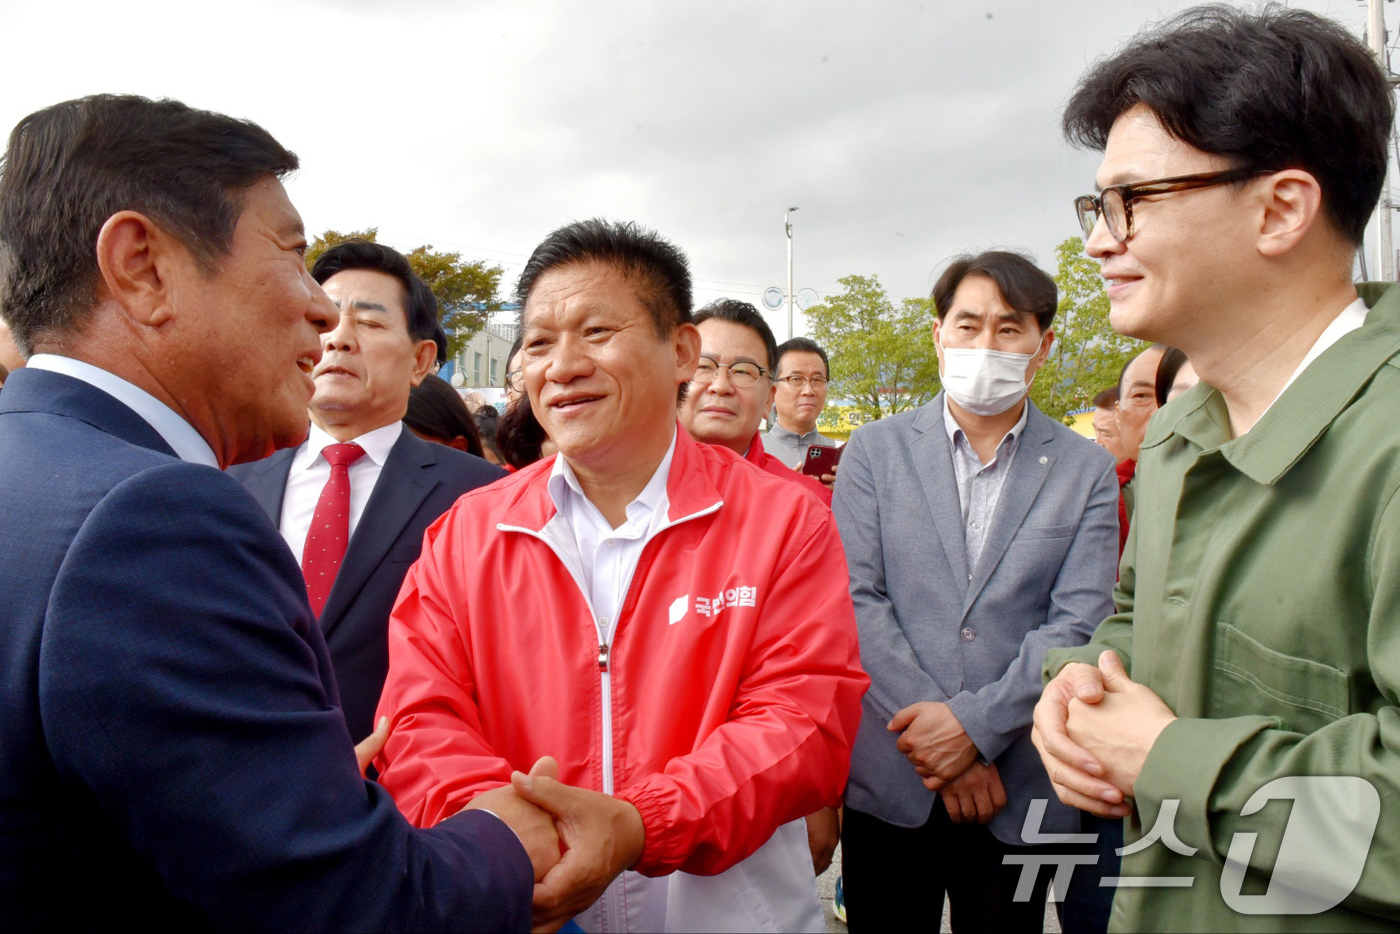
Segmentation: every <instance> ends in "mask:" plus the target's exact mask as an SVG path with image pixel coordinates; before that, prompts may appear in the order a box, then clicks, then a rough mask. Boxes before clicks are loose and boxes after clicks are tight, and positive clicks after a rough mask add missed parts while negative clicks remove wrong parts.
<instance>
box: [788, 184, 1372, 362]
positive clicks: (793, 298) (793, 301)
mask: <svg viewBox="0 0 1400 934" xmlns="http://www.w3.org/2000/svg"><path fill="white" fill-rule="evenodd" d="M796 210H797V208H788V209H787V211H786V212H785V213H784V214H783V230H785V231H786V232H787V241H788V294H787V300H788V332H787V336H788V340H792V338H793V337H794V335H793V333H792V306H793V305H795V304H796V303H797V297H796V296H795V295H793V294H792V220H791V217H792V212H793V211H796ZM1387 229H1389V228H1387ZM1387 242H1388V241H1387Z"/></svg>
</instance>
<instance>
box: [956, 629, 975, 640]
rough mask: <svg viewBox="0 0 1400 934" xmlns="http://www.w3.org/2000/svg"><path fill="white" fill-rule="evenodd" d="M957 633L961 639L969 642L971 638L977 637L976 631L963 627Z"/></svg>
mask: <svg viewBox="0 0 1400 934" xmlns="http://www.w3.org/2000/svg"><path fill="white" fill-rule="evenodd" d="M958 635H960V636H962V641H964V642H971V641H972V640H973V639H976V638H977V633H975V632H973V631H972V630H971V629H964V630H963V631H962V632H960V633H958Z"/></svg>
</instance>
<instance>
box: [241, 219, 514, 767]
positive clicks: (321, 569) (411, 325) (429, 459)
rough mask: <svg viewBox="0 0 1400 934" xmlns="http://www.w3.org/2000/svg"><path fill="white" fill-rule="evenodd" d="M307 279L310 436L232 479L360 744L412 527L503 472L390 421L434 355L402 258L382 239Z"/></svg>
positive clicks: (369, 722) (415, 281)
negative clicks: (277, 540) (278, 557)
mask: <svg viewBox="0 0 1400 934" xmlns="http://www.w3.org/2000/svg"><path fill="white" fill-rule="evenodd" d="M311 275H312V278H314V279H315V280H316V281H317V282H320V283H321V284H322V287H323V288H324V289H325V291H326V294H327V295H329V296H330V298H331V301H333V302H334V303H335V305H336V307H337V308H338V309H340V321H339V324H337V325H336V327H335V328H334V329H332V330H330V331H328V332H326V333H325V334H324V335H322V338H321V343H322V357H321V362H320V363H319V364H318V365H317V367H316V369H315V373H314V375H315V379H316V394H315V395H314V396H313V397H312V399H311V405H310V417H311V434H310V436H309V437H308V438H307V440H306V442H305V443H304V444H302V445H301V446H300V447H298V448H288V449H285V450H282V451H279V452H277V453H276V454H274V455H273V456H272V457H269V458H267V459H266V460H262V461H258V462H257V463H254V464H249V465H245V466H241V467H235V468H233V470H232V471H231V473H233V475H234V476H235V477H237V478H238V479H239V481H240V482H242V483H243V485H244V486H246V487H248V489H249V490H250V491H251V492H252V493H253V494H254V496H256V497H257V499H258V501H259V502H260V503H261V504H262V506H263V508H264V509H266V510H267V512H268V515H269V516H270V517H271V518H272V520H273V521H274V522H276V523H277V527H278V529H279V530H280V531H281V533H282V537H283V539H285V540H286V542H287V546H288V547H289V548H290V549H291V550H292V554H294V555H296V556H297V558H298V560H299V561H300V562H301V565H302V572H303V574H304V575H305V576H306V582H307V596H308V597H309V599H310V601H311V608H312V609H313V610H314V611H315V612H316V613H317V615H318V617H319V619H320V623H321V629H322V632H323V633H324V634H325V637H326V644H327V646H328V647H329V648H330V652H331V660H332V662H333V663H334V665H335V674H336V681H337V683H338V684H339V687H340V694H341V704H342V708H343V710H344V711H345V718H346V722H347V723H348V724H349V726H350V735H351V736H352V737H354V738H355V739H357V740H359V739H363V738H364V737H365V736H367V735H369V733H370V732H371V731H372V730H373V721H374V708H375V705H377V704H378V703H379V692H380V690H381V689H382V688H383V686H384V676H385V673H386V672H387V671H388V667H389V658H388V643H387V637H386V631H387V626H388V622H389V611H390V610H392V609H393V604H394V597H395V596H397V595H398V591H399V585H400V584H402V583H403V577H404V574H405V573H406V572H407V571H408V567H409V565H410V564H412V563H413V561H414V559H416V558H417V557H418V552H419V549H420V548H421V547H422V541H423V531H424V529H426V528H427V527H428V525H429V524H430V523H431V522H432V521H433V520H434V519H436V518H437V517H438V516H440V515H442V513H443V512H445V511H446V510H447V507H449V506H451V505H452V503H453V502H455V501H456V499H457V497H458V496H460V495H462V494H463V493H465V492H466V491H467V490H470V489H474V488H476V487H478V486H481V485H483V484H487V483H490V482H492V481H493V480H495V479H497V478H499V477H501V476H504V473H503V472H502V471H501V470H499V469H497V468H495V467H492V466H491V465H490V464H488V463H486V462H485V461H484V460H482V459H481V458H478V457H473V456H472V455H470V454H465V453H463V452H461V451H455V450H451V449H448V448H445V447H443V446H442V445H436V444H432V443H431V442H428V441H424V440H422V439H420V438H418V437H416V436H415V435H414V434H413V432H411V431H409V430H408V429H407V427H405V425H404V424H403V422H402V418H403V416H404V413H405V412H406V411H407V409H408V394H409V391H410V390H411V389H412V388H413V387H414V386H416V385H418V384H419V383H420V382H422V380H423V378H424V377H425V376H426V375H427V374H428V373H430V372H432V370H433V368H434V364H435V362H436V361H437V359H438V355H439V348H438V345H437V343H436V342H435V341H434V339H433V336H434V333H435V331H436V330H437V319H438V305H437V299H436V298H434V296H433V294H432V292H431V291H430V290H429V289H428V286H427V284H426V283H424V282H423V280H422V279H420V278H419V277H418V276H417V275H415V274H414V272H413V270H412V268H411V267H410V266H409V264H408V260H407V259H406V258H405V257H404V256H403V255H402V254H400V253H398V252H397V251H396V250H394V249H392V248H390V247H387V246H384V245H383V244H379V243H368V242H364V241H347V242H344V243H340V244H337V245H335V246H333V247H331V248H330V249H329V250H327V251H326V252H325V253H324V254H322V255H321V257H320V258H319V259H318V260H317V261H316V264H315V266H314V267H313V268H312V271H311ZM333 462H336V463H340V464H342V465H343V466H340V467H338V468H333V466H332V463H333ZM347 486H348V489H346V487H347Z"/></svg>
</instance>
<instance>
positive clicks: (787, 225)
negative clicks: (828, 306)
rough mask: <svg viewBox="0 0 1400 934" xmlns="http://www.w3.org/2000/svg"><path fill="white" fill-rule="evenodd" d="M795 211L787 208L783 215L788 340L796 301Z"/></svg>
mask: <svg viewBox="0 0 1400 934" xmlns="http://www.w3.org/2000/svg"><path fill="white" fill-rule="evenodd" d="M796 210H797V208H788V209H787V211H786V212H785V213H784V214H783V230H784V231H786V232H787V242H788V291H787V300H788V330H787V336H788V340H792V338H793V333H792V306H793V305H794V304H795V303H796V301H797V299H796V298H795V297H794V296H793V294H792V220H791V217H792V212H793V211H796Z"/></svg>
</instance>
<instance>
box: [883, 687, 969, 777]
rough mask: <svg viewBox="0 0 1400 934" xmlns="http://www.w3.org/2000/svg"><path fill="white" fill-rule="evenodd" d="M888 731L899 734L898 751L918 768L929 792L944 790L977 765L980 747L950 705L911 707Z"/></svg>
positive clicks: (903, 712) (896, 717)
mask: <svg viewBox="0 0 1400 934" xmlns="http://www.w3.org/2000/svg"><path fill="white" fill-rule="evenodd" d="M886 729H888V730H889V731H890V732H891V733H898V734H899V740H898V741H897V742H896V743H895V748H897V749H898V750H899V751H900V752H902V753H904V755H905V756H906V757H907V758H908V759H909V761H910V762H912V763H913V764H914V771H915V772H917V773H919V777H920V778H922V779H923V780H924V787H925V788H927V789H928V790H929V791H939V790H941V789H942V788H943V786H944V785H946V784H948V783H949V782H951V781H952V780H953V779H955V778H957V777H958V776H959V775H961V774H962V773H963V772H966V771H967V769H968V766H970V765H972V763H974V762H976V761H977V747H976V746H975V745H974V744H973V742H972V740H971V739H969V738H968V735H967V733H966V731H964V730H963V728H962V724H961V723H959V722H958V718H957V717H955V716H954V715H953V712H952V711H951V710H949V709H948V705H947V704H939V703H935V702H933V701H921V702H920V703H917V704H910V705H909V706H908V707H905V708H904V709H903V710H901V711H899V712H898V713H896V714H895V715H894V718H893V719H892V720H890V722H889V725H888V726H887V727H886Z"/></svg>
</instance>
